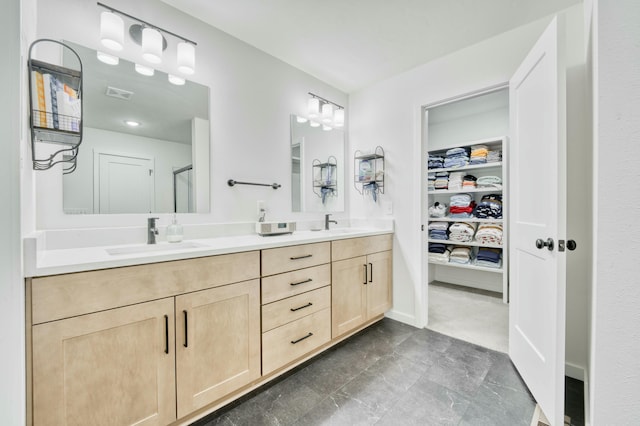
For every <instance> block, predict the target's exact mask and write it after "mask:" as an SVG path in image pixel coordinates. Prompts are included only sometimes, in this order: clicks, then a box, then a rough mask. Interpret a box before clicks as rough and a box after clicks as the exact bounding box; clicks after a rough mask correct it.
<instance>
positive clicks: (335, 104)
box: [309, 92, 344, 109]
mask: <svg viewBox="0 0 640 426" xmlns="http://www.w3.org/2000/svg"><path fill="white" fill-rule="evenodd" d="M309 95H311V97H312V98H316V99H320V100H321V101H322V102H324V103H327V104H331V105H333V106H335V107H336V108H338V109H344V107H343V106H342V105H338V104H337V103H335V102H331V101H330V100H328V99H325V98H323V97H322V96H318V95H316V94H315V93H311V92H309Z"/></svg>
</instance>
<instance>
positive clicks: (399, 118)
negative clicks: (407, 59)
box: [349, 5, 590, 367]
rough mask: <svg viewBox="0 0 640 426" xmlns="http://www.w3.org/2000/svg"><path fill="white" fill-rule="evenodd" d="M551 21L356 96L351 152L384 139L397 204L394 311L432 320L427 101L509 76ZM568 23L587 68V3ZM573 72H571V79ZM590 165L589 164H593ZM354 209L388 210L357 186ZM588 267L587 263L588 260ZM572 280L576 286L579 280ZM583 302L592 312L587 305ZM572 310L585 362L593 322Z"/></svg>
mask: <svg viewBox="0 0 640 426" xmlns="http://www.w3.org/2000/svg"><path fill="white" fill-rule="evenodd" d="M549 21H550V19H544V20H540V21H537V22H534V23H532V24H529V25H526V26H523V27H520V28H517V29H515V30H513V31H509V32H507V33H504V34H502V35H499V36H497V37H494V38H492V39H489V40H487V41H484V42H480V43H478V44H476V45H474V46H471V47H469V48H466V49H463V50H460V51H458V52H455V53H452V54H450V55H448V56H445V57H443V58H441V59H438V60H435V61H432V62H429V63H427V64H424V65H421V66H419V67H417V68H415V69H413V70H410V71H408V72H405V73H403V74H400V75H397V76H394V77H392V78H389V79H387V80H384V81H382V82H380V83H377V84H375V85H373V86H371V87H369V88H366V89H364V90H362V91H360V92H357V93H355V94H352V95H351V97H350V110H351V115H350V127H349V129H350V133H349V140H350V145H349V155H352V154H353V151H354V150H356V149H362V148H369V147H373V146H375V145H381V146H382V147H383V148H384V149H385V154H386V172H387V174H386V181H385V185H386V188H385V195H383V196H382V197H381V198H382V200H390V201H392V203H393V211H394V218H395V230H396V238H395V243H394V259H393V262H394V271H393V273H394V306H393V310H392V311H391V313H390V315H391V316H392V317H394V318H397V319H400V320H404V321H406V322H409V323H413V324H417V325H422V324H424V320H425V318H424V317H423V315H424V312H423V310H422V309H421V300H422V297H423V290H424V286H423V283H421V282H419V277H420V268H421V260H422V259H421V252H422V251H421V235H420V224H421V223H422V220H421V218H420V214H419V212H420V207H421V206H420V194H421V192H420V185H421V183H422V181H423V180H424V177H423V176H421V175H420V170H421V167H420V166H421V162H422V161H423V159H422V158H420V154H421V153H420V136H421V133H422V132H423V129H422V128H421V127H420V106H422V105H429V104H432V103H436V102H439V101H441V100H445V99H450V98H454V97H456V96H461V95H464V94H467V93H471V92H475V91H477V90H480V89H483V88H488V87H493V86H497V85H500V84H504V83H506V82H508V80H509V78H510V77H511V74H512V73H513V72H514V71H515V69H516V67H517V66H518V65H519V63H520V62H521V60H522V59H523V58H524V56H525V55H526V54H527V52H528V51H529V49H530V48H531V47H532V46H533V44H534V42H535V40H537V38H538V36H539V35H540V34H541V33H542V31H543V29H544V28H545V27H546V25H547V24H548V23H549ZM567 28H568V36H567V40H568V46H569V48H568V52H567V55H568V57H567V65H568V67H569V69H570V70H572V69H580V67H582V68H584V47H583V44H584V42H583V39H584V33H583V13H582V6H581V5H578V6H575V7H572V8H570V9H568V15H567ZM574 74H575V73H574ZM572 75H573V74H572V73H571V71H570V72H569V78H572ZM570 84H572V83H570ZM573 117H575V115H573ZM372 123H375V125H372ZM569 126H584V123H583V122H582V121H581V120H578V121H577V122H573V123H571V122H570V123H569ZM574 130H575V129H574ZM570 131H571V130H570ZM570 143H578V144H580V143H586V146H585V148H586V149H590V147H589V144H588V141H585V140H574V141H573V142H571V141H570ZM585 168H587V169H588V164H585ZM577 190H578V191H583V192H588V190H589V188H588V187H585V186H583V185H581V186H580V188H578V189H577ZM350 209H351V215H352V216H354V217H361V216H364V217H376V216H382V215H383V208H382V203H380V202H379V203H378V204H373V203H372V202H371V201H369V200H368V199H366V198H365V199H363V198H362V197H361V196H359V194H357V193H354V192H353V191H352V193H351V197H350ZM569 210H570V212H571V211H574V210H575V207H572V206H569ZM582 211H584V208H583V209H582ZM574 238H575V239H580V238H579V237H574ZM580 267H581V268H583V269H584V266H583V265H580ZM568 286H570V287H571V288H572V289H573V288H574V287H575V286H573V285H572V284H571V283H568ZM568 291H569V293H570V292H571V291H572V290H568ZM581 303H582V302H581ZM584 303H586V302H584ZM571 309H573V307H571ZM576 309H578V310H579V311H581V312H584V311H585V310H586V305H582V306H578V307H577V308H576ZM568 315H569V317H568V318H567V321H568V322H570V321H571V322H572V324H573V326H574V328H573V329H572V330H571V332H572V333H575V334H576V335H577V336H580V337H579V342H570V344H572V345H573V344H575V347H574V346H572V347H567V351H566V352H567V361H568V362H570V363H572V364H576V365H579V366H582V367H584V366H585V363H586V361H585V359H586V355H585V353H586V351H587V348H586V335H587V329H586V324H585V323H579V322H576V321H574V319H573V318H574V317H575V315H572V314H571V313H569V314H568Z"/></svg>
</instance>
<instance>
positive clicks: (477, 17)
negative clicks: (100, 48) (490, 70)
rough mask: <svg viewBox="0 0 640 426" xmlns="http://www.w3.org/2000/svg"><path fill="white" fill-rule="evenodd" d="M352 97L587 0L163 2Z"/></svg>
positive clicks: (237, 0)
mask: <svg viewBox="0 0 640 426" xmlns="http://www.w3.org/2000/svg"><path fill="white" fill-rule="evenodd" d="M162 1H164V2H165V3H167V4H170V5H172V6H174V7H176V8H177V9H180V10H182V11H184V12H186V13H188V14H190V15H192V16H194V17H196V18H198V19H200V20H202V21H204V22H206V23H208V24H210V25H212V26H214V27H216V28H218V29H220V30H222V31H224V32H226V33H228V34H230V35H232V36H234V37H236V38H238V39H240V40H242V41H244V42H246V43H248V44H250V45H253V46H255V47H257V48H258V49H260V50H263V51H265V52H267V53H269V54H271V55H273V56H275V57H276V58H279V59H281V60H282V61H284V62H286V63H288V64H290V65H293V66H294V67H296V68H298V69H301V70H302V71H305V72H307V73H308V74H311V75H313V76H315V77H317V78H318V79H320V80H322V81H324V82H326V83H329V84H330V85H332V86H334V87H336V88H338V89H340V90H342V91H344V92H346V93H352V92H355V91H357V90H359V89H362V88H363V87H366V86H368V85H370V84H372V83H375V82H377V81H380V80H383V79H385V78H388V77H390V76H392V75H395V74H398V73H401V72H403V71H406V70H408V69H411V68H413V67H415V66H417V65H420V64H423V63H426V62H429V61H431V60H433V59H435V58H438V57H441V56H443V55H446V54H447V53H449V52H453V51H456V50H459V49H462V48H464V47H466V46H470V45H473V44H475V43H478V42H480V41H482V40H485V39H487V38H490V37H493V36H495V35H498V34H500V33H503V32H505V31H508V30H511V29H513V28H515V27H518V26H521V25H524V24H527V23H529V22H532V21H535V20H537V19H540V18H542V17H545V16H547V15H551V14H553V13H555V12H557V11H559V10H562V9H565V8H567V7H569V6H572V5H574V4H577V3H581V0H323V1H315V2H310V1H306V0H269V1H265V0H162Z"/></svg>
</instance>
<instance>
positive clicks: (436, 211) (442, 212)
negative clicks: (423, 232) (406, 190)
mask: <svg viewBox="0 0 640 426" xmlns="http://www.w3.org/2000/svg"><path fill="white" fill-rule="evenodd" d="M446 215H447V205H446V204H442V203H439V202H437V201H436V202H435V203H433V205H432V206H431V207H429V217H445V216H446Z"/></svg>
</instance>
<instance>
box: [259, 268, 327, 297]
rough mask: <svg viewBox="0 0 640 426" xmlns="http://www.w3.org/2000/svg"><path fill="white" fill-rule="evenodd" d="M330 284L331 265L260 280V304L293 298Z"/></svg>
mask: <svg viewBox="0 0 640 426" xmlns="http://www.w3.org/2000/svg"><path fill="white" fill-rule="evenodd" d="M329 284H331V265H330V264H326V265H320V266H315V267H313V268H306V269H300V270H299V271H293V272H288V273H286V274H279V275H272V276H270V277H265V278H263V279H262V304H267V303H272V302H275V301H276V300H280V299H284V298H285V297H291V296H295V295H296V294H301V293H304V292H307V291H310V290H315V289H317V288H320V287H324V286H326V285H329Z"/></svg>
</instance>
